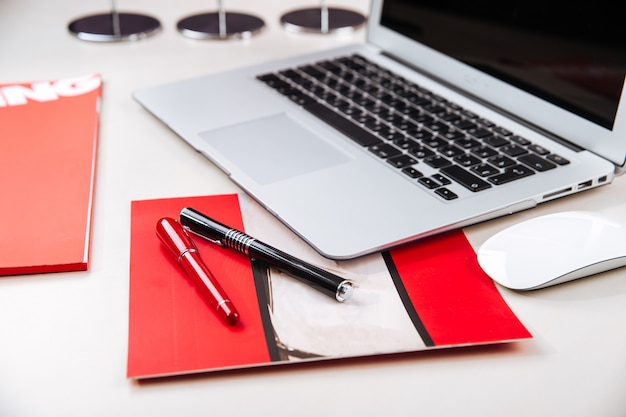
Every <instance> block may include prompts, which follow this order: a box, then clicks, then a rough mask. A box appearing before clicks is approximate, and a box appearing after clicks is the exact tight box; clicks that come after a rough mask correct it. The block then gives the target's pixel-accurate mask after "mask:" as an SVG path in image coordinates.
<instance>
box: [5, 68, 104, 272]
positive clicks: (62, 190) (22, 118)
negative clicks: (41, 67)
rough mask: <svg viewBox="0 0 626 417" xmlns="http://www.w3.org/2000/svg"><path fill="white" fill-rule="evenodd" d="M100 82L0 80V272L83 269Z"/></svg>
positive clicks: (86, 256)
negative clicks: (21, 81)
mask: <svg viewBox="0 0 626 417" xmlns="http://www.w3.org/2000/svg"><path fill="white" fill-rule="evenodd" d="M101 85H102V82H101V78H100V76H99V75H90V76H87V77H82V78H75V79H63V80H55V81H38V82H31V83H19V84H0V159H1V162H0V194H1V195H2V204H0V275H14V274H32V273H43V272H59V271H77V270H86V269H87V268H88V262H89V241H90V234H91V216H92V203H93V193H94V182H95V167H96V153H97V142H98V121H99V109H100V96H101Z"/></svg>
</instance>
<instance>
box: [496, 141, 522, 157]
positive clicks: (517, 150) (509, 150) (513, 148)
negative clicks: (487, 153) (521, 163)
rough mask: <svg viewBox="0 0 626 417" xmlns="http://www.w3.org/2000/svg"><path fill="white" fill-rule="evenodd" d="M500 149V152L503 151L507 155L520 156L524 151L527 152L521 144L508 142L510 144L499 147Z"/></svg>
mask: <svg viewBox="0 0 626 417" xmlns="http://www.w3.org/2000/svg"><path fill="white" fill-rule="evenodd" d="M500 151H501V152H502V153H505V154H507V155H509V156H513V157H515V156H520V155H523V154H525V153H528V151H527V150H526V149H524V148H522V147H521V146H517V145H515V144H510V145H506V146H503V147H501V148H500Z"/></svg>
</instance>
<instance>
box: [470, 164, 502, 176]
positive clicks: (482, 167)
mask: <svg viewBox="0 0 626 417" xmlns="http://www.w3.org/2000/svg"><path fill="white" fill-rule="evenodd" d="M470 171H472V172H474V173H476V174H478V175H480V176H481V177H489V176H491V175H495V174H498V173H500V170H499V169H497V168H494V167H493V166H491V165H489V164H479V165H475V166H473V167H471V168H470Z"/></svg>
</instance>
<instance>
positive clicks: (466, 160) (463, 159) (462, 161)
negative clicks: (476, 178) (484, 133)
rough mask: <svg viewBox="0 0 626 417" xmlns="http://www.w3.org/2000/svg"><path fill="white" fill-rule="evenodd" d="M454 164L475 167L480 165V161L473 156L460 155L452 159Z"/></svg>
mask: <svg viewBox="0 0 626 417" xmlns="http://www.w3.org/2000/svg"><path fill="white" fill-rule="evenodd" d="M454 162H456V163H457V164H459V165H461V166H464V167H466V168H467V167H471V166H472V165H476V164H479V163H480V159H478V158H476V157H475V156H472V155H469V154H465V153H464V154H462V155H459V156H457V157H456V158H454Z"/></svg>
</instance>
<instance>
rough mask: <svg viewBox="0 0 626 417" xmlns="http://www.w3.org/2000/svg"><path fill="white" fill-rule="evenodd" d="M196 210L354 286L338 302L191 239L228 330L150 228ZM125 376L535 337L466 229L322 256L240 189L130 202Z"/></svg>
mask: <svg viewBox="0 0 626 417" xmlns="http://www.w3.org/2000/svg"><path fill="white" fill-rule="evenodd" d="M185 207H192V208H194V209H196V210H198V211H200V212H202V213H204V214H206V215H208V216H210V217H212V218H214V219H215V220H217V221H219V222H221V223H223V224H226V225H228V226H230V227H233V228H236V229H239V230H242V231H245V232H246V233H247V234H249V235H251V236H254V237H255V238H257V239H259V240H261V241H263V242H265V243H267V244H269V245H271V246H273V247H276V248H280V249H281V250H283V251H285V252H287V253H289V254H291V255H293V256H296V257H298V258H300V259H302V260H304V261H306V262H309V263H311V264H314V265H317V266H320V267H322V268H325V269H327V270H329V271H331V272H334V273H336V274H337V275H340V276H343V277H346V278H349V279H352V280H354V281H356V282H357V284H358V288H357V289H356V290H355V293H354V296H353V297H352V298H351V299H350V300H348V301H346V302H344V303H339V302H337V301H336V300H334V299H332V298H331V297H328V296H327V295H326V294H322V293H321V292H318V291H316V290H314V289H312V288H311V287H309V286H306V285H303V284H302V283H301V282H299V281H298V280H296V279H294V278H292V277H290V276H287V275H285V274H282V273H281V272H279V271H276V270H274V269H273V268H270V267H268V266H267V265H265V264H263V263H261V262H259V261H252V260H250V258H248V257H247V256H244V255H241V254H239V253H237V252H235V251H234V250H231V249H229V248H225V247H220V246H217V245H215V244H213V243H209V242H207V241H205V240H203V239H201V238H198V237H193V236H194V235H191V236H192V238H193V240H194V242H195V244H196V246H197V249H198V252H199V253H200V255H201V257H202V259H203V260H204V262H205V264H206V265H207V266H208V267H209V268H210V269H211V271H212V272H213V274H214V275H215V277H216V278H217V281H218V282H219V283H220V284H221V286H222V287H223V288H224V290H225V292H226V293H227V294H228V295H229V296H230V298H231V300H232V301H233V302H234V304H235V305H236V306H237V309H238V310H239V314H240V317H241V318H240V321H239V323H238V324H237V325H236V326H227V325H225V324H224V323H223V322H222V321H220V319H219V318H218V317H217V316H216V314H214V312H213V311H211V310H210V309H209V308H208V307H207V305H206V304H205V302H204V300H203V299H202V298H201V297H200V295H199V294H198V292H197V291H196V289H195V287H194V285H193V284H192V283H191V281H190V280H189V279H188V278H187V277H186V276H185V274H184V272H183V271H182V269H181V268H180V266H179V265H178V264H177V263H176V261H175V260H174V259H172V258H171V256H169V255H168V253H167V252H166V249H165V247H163V245H162V244H161V242H160V240H159V239H158V238H157V236H156V231H155V228H156V224H157V221H158V220H159V219H160V218H162V217H172V218H174V219H178V216H179V213H180V211H181V210H182V209H183V208H185ZM129 297H130V299H129V344H128V364H127V376H128V377H129V378H135V379H142V378H153V377H161V376H168V375H181V374H191V373H199V372H209V371H215V370H225V369H235V368H246V367H259V366H267V365H277V364H287V363H294V362H301V361H316V360H326V359H336V358H345V357H357V356H371V355H380V354H387V353H398V352H412V351H420V350H427V349H435V348H442V347H453V346H466V345H476V344H488V343H501V342H509V341H515V340H521V339H527V338H531V337H532V336H531V335H530V333H529V332H528V330H527V329H526V328H525V327H524V325H523V324H522V323H521V322H520V321H519V320H518V318H517V317H516V316H515V314H514V313H513V312H512V311H511V310H510V308H509V307H508V306H507V304H506V303H505V302H504V300H503V299H502V297H501V296H500V293H499V292H498V290H497V288H496V286H495V285H494V284H493V281H492V280H491V279H490V278H489V277H488V276H487V275H486V274H485V273H484V272H483V271H482V270H481V269H480V267H479V265H478V263H477V261H476V254H475V252H474V250H473V248H472V246H471V245H470V243H469V242H468V240H467V239H466V237H465V234H464V233H463V231H456V232H452V233H447V234H444V235H441V236H437V237H434V238H430V239H425V240H422V241H420V242H416V243H414V244H411V245H407V246H404V247H402V248H398V249H394V250H391V251H387V252H383V253H379V254H374V255H370V256H366V257H363V258H359V259H356V260H351V261H340V262H339V261H333V260H329V259H326V258H323V257H321V256H320V255H318V254H317V253H316V252H315V251H313V249H311V248H310V247H309V246H308V245H306V244H305V243H304V242H303V241H302V240H300V239H299V238H298V237H297V236H296V235H294V234H293V233H292V232H291V231H290V230H288V229H287V228H286V227H285V226H283V225H282V224H281V223H280V222H278V221H277V220H276V219H275V218H274V217H273V216H271V215H270V214H268V213H267V212H266V211H265V210H263V209H262V208H261V207H260V206H259V205H258V204H256V203H255V202H254V201H251V200H250V199H248V198H247V197H245V196H244V195H235V194H232V195H215V196H206V197H183V198H169V199H157V200H143V201H133V202H132V203H131V248H130V293H129Z"/></svg>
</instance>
